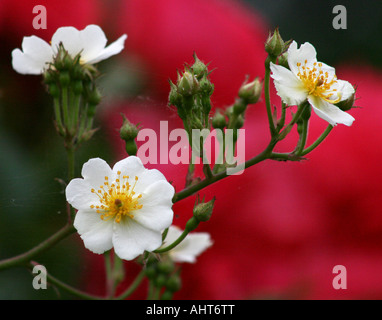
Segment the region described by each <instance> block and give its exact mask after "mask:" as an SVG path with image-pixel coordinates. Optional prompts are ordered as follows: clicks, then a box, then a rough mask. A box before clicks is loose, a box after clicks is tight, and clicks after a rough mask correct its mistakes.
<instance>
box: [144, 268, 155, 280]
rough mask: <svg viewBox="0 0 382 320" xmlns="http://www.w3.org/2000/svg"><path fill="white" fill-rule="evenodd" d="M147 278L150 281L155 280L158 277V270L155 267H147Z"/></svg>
mask: <svg viewBox="0 0 382 320" xmlns="http://www.w3.org/2000/svg"><path fill="white" fill-rule="evenodd" d="M145 274H146V277H147V278H148V279H150V280H152V279H154V278H155V277H156V275H157V269H156V266H155V265H150V266H146V268H145Z"/></svg>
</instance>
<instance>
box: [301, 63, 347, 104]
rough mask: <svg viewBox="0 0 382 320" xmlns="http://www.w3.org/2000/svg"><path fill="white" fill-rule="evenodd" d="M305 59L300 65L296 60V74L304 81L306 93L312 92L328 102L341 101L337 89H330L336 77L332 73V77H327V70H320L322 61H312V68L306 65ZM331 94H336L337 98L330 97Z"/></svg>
mask: <svg viewBox="0 0 382 320" xmlns="http://www.w3.org/2000/svg"><path fill="white" fill-rule="evenodd" d="M307 62H308V61H307V60H305V63H304V65H303V66H302V65H301V63H300V62H297V67H298V73H297V76H298V77H299V78H300V79H301V81H302V82H303V83H304V86H305V88H306V89H307V90H308V92H309V93H308V94H312V95H314V96H316V97H320V98H321V99H323V100H325V101H327V102H329V103H337V102H339V101H341V93H340V92H337V89H331V87H332V85H333V84H335V83H337V77H336V76H335V75H334V76H333V78H332V79H329V74H328V72H325V73H324V71H323V70H322V63H321V62H319V63H317V62H315V63H313V68H310V67H308V66H307V65H306V64H307ZM333 95H337V99H331V97H332V96H333Z"/></svg>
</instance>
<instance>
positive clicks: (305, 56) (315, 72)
mask: <svg viewBox="0 0 382 320" xmlns="http://www.w3.org/2000/svg"><path fill="white" fill-rule="evenodd" d="M316 55H317V53H316V50H315V48H314V47H313V46H312V45H311V44H310V43H308V42H306V43H304V44H303V45H301V47H300V49H297V43H296V42H295V41H293V42H292V43H291V45H290V46H289V48H288V65H289V68H290V70H289V69H287V68H285V67H282V66H279V65H276V64H273V63H271V65H270V68H271V71H272V75H271V76H272V78H273V79H274V83H275V87H276V90H277V93H278V95H279V96H280V97H281V99H282V100H283V101H284V102H285V103H286V104H288V105H299V104H301V103H302V102H304V101H306V100H308V101H309V103H310V105H311V106H312V108H313V110H314V112H315V113H316V114H317V115H318V116H319V117H320V118H322V119H324V120H326V121H328V122H329V123H330V124H331V125H332V126H335V125H336V124H338V123H341V124H344V125H347V126H350V125H352V123H353V121H354V118H353V117H352V116H351V115H350V114H348V113H346V112H344V111H342V110H341V109H340V108H338V107H337V106H335V105H334V104H335V103H338V102H340V101H344V100H347V99H348V98H350V97H351V96H352V95H353V94H354V93H355V90H354V88H353V86H352V85H351V84H350V83H349V82H347V81H344V80H338V79H337V77H336V74H335V69H334V68H332V67H330V66H328V65H326V64H324V63H322V62H317V59H316Z"/></svg>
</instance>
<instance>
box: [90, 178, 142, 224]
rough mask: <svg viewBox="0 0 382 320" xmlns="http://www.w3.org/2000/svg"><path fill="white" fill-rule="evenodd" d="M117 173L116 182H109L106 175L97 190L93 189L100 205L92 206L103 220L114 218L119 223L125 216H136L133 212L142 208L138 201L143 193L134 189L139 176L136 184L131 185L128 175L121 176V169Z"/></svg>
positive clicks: (136, 179) (136, 180)
mask: <svg viewBox="0 0 382 320" xmlns="http://www.w3.org/2000/svg"><path fill="white" fill-rule="evenodd" d="M117 175H118V176H117V179H116V180H115V183H112V184H109V177H105V182H104V184H103V185H102V186H100V187H99V189H98V190H97V191H96V190H95V189H91V192H92V193H94V194H96V195H97V197H98V198H99V202H100V205H91V206H90V208H91V209H96V211H97V213H100V214H101V219H102V220H109V219H111V218H114V219H115V221H116V222H117V223H119V222H121V219H122V218H123V217H124V216H126V217H129V218H134V215H133V214H132V212H133V211H135V210H137V209H141V208H142V205H141V204H139V202H138V200H139V199H140V198H142V195H141V194H139V195H136V193H135V191H134V188H135V186H136V184H137V182H138V177H135V180H134V184H133V185H131V184H130V183H129V182H128V180H129V177H128V176H122V177H121V172H120V171H118V172H117Z"/></svg>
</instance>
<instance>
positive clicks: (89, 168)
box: [81, 158, 114, 189]
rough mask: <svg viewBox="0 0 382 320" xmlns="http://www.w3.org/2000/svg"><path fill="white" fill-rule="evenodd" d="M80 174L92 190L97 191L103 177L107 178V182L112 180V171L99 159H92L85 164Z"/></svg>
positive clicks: (103, 179)
mask: <svg viewBox="0 0 382 320" xmlns="http://www.w3.org/2000/svg"><path fill="white" fill-rule="evenodd" d="M81 174H82V176H83V177H84V179H85V180H86V181H87V182H88V184H89V185H90V186H91V187H92V188H94V189H98V188H99V187H100V186H102V185H103V183H104V182H105V177H109V180H113V179H114V173H113V171H112V170H111V169H110V167H109V165H108V164H107V163H106V161H105V160H102V159H100V158H93V159H90V160H89V161H88V162H86V163H85V164H84V165H83V167H82V172H81Z"/></svg>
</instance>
